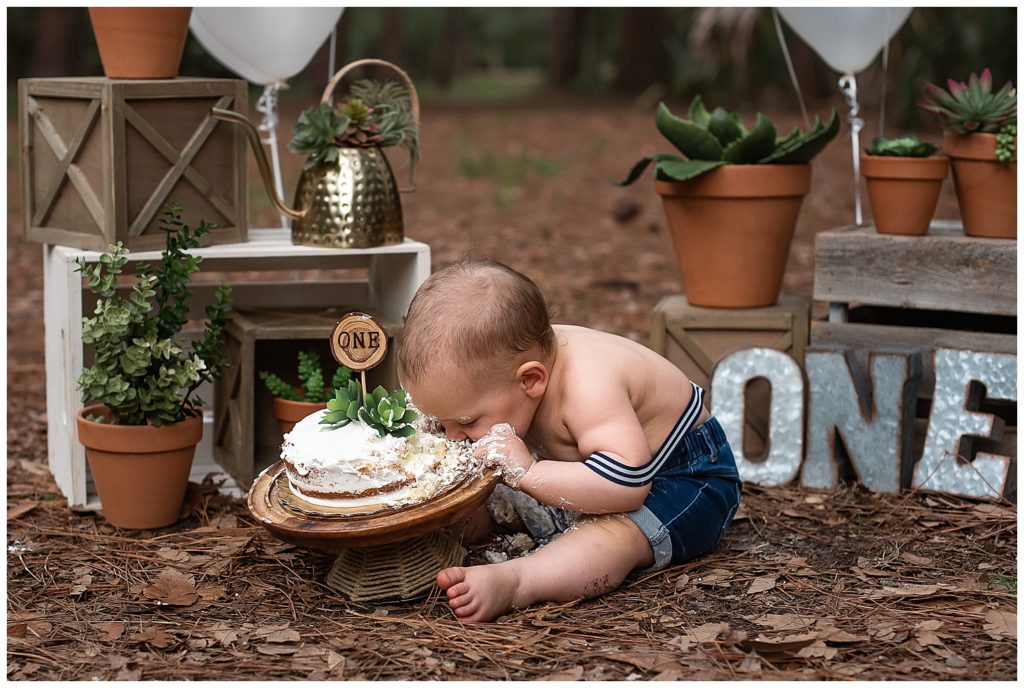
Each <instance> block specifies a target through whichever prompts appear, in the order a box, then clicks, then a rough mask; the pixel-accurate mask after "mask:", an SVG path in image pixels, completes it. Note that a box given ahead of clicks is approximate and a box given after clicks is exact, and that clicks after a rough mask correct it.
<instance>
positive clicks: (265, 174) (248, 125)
mask: <svg viewBox="0 0 1024 688" xmlns="http://www.w3.org/2000/svg"><path fill="white" fill-rule="evenodd" d="M210 115H211V116H212V117H213V118H214V119H221V120H224V121H225V122H232V123H234V124H238V125H240V126H241V127H242V130H243V131H245V134H246V137H247V138H248V139H249V146H250V147H251V148H252V152H253V155H255V156H256V164H257V166H259V168H260V177H261V178H262V179H263V186H264V187H265V188H266V190H267V195H268V196H270V200H271V202H272V203H273V204H274V207H275V208H277V209H278V211H280V212H282V213H284V214H285V215H287V216H288V217H290V218H292V219H293V220H301V219H302V218H304V217H305V216H306V212H307V211H308V210H309V209H308V208H302V209H301V210H293V209H292V208H289V207H288V206H287V205H285V203H284V199H282V198H281V197H280V196H278V195H277V190H276V189H275V188H274V180H273V177H272V176H271V173H270V164H269V163H268V162H267V154H266V152H265V151H264V150H263V143H262V142H261V141H260V135H259V132H257V131H256V127H255V126H253V123H252V122H250V121H249V118H248V117H246V116H245V115H242V114H240V113H237V112H234V111H233V110H225V109H223V108H211V109H210Z"/></svg>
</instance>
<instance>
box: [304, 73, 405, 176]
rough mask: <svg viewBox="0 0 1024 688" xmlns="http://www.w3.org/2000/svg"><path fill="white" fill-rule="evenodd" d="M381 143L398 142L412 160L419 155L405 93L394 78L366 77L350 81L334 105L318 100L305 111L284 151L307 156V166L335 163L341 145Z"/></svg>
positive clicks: (365, 145)
mask: <svg viewBox="0 0 1024 688" xmlns="http://www.w3.org/2000/svg"><path fill="white" fill-rule="evenodd" d="M384 146H400V147H402V148H404V149H405V150H406V151H408V153H409V157H410V158H411V159H412V160H413V161H414V162H415V161H416V160H418V159H419V128H418V125H417V123H416V120H415V118H414V117H413V114H412V105H411V99H410V97H409V91H408V89H406V88H405V87H404V86H402V85H401V84H399V83H397V82H394V81H384V82H380V81H374V80H371V79H364V80H362V81H357V82H356V83H354V84H352V86H351V88H350V89H349V93H348V97H347V98H346V99H345V100H344V101H342V102H341V103H340V104H338V105H337V106H332V105H330V104H327V103H321V104H319V105H313V106H311V107H309V108H307V109H306V110H304V111H303V112H302V113H301V114H300V115H299V119H298V121H296V123H295V136H294V138H293V139H292V140H291V142H290V143H289V144H288V149H289V150H290V151H292V152H293V153H303V154H306V155H309V158H308V159H307V161H306V168H309V167H312V166H313V165H316V164H320V163H333V162H336V161H337V160H338V149H339V148H371V147H384Z"/></svg>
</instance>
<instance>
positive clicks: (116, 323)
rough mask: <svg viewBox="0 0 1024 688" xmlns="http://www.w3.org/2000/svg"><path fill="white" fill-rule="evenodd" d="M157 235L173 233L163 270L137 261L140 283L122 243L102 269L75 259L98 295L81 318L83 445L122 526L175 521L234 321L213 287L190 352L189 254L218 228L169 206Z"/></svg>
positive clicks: (111, 515) (223, 291) (193, 264)
mask: <svg viewBox="0 0 1024 688" xmlns="http://www.w3.org/2000/svg"><path fill="white" fill-rule="evenodd" d="M159 227H160V229H161V230H163V231H164V232H165V233H166V245H165V248H164V250H163V252H162V253H161V256H160V263H159V264H158V265H157V266H156V267H155V268H154V267H152V266H150V265H149V264H147V263H139V264H138V266H137V272H136V275H135V279H134V284H133V285H132V286H131V287H130V289H127V290H126V288H124V287H122V286H121V285H120V284H119V283H120V282H121V280H122V277H123V276H124V270H125V266H126V265H127V263H128V258H127V254H128V250H127V249H126V248H124V246H122V245H121V243H120V242H118V243H117V244H116V245H112V246H111V247H110V249H109V251H108V252H106V253H103V254H101V255H100V258H99V262H95V263H88V262H86V261H85V259H84V258H79V259H78V260H77V265H78V271H79V272H81V273H82V275H83V276H84V277H85V278H86V280H87V288H88V289H89V291H90V292H92V293H93V294H95V296H96V307H95V311H94V314H93V316H92V317H88V316H87V317H85V318H83V320H82V342H83V343H84V344H86V345H88V346H90V347H91V348H92V350H93V352H94V360H93V363H92V365H89V366H87V367H85V368H84V369H83V371H82V374H81V376H80V377H79V378H78V381H77V382H78V388H79V389H80V390H81V391H82V401H83V402H84V403H85V404H87V406H85V408H83V409H82V410H81V411H79V413H78V417H77V419H76V420H77V424H76V427H77V429H78V439H79V441H80V442H81V443H82V444H83V445H85V450H86V458H87V459H88V462H89V468H90V469H91V471H92V475H93V480H94V481H95V483H96V491H97V492H98V493H99V497H100V502H101V503H102V509H103V515H104V516H105V517H106V519H107V521H109V522H110V523H111V524H113V525H115V526H118V527H119V528H136V529H140V528H159V527H162V526H167V525H170V524H172V523H174V522H175V521H177V520H178V515H179V512H180V511H181V504H182V501H183V499H184V497H185V490H186V488H187V487H188V475H189V470H190V469H191V466H192V458H193V456H194V454H195V448H196V444H198V443H199V440H200V439H201V437H202V434H203V417H202V406H203V400H202V399H200V398H199V397H198V396H196V394H195V392H196V390H197V389H198V388H199V386H200V385H201V384H202V383H204V382H206V381H208V380H211V379H213V378H216V377H218V376H219V375H220V373H221V371H222V370H223V369H224V368H225V367H227V359H226V357H225V356H224V354H223V350H222V343H221V342H222V336H221V335H222V334H223V332H224V328H225V326H226V325H227V323H228V321H229V317H228V312H229V311H230V309H231V288H230V286H228V285H227V284H222V285H220V287H218V288H217V289H216V292H215V294H214V298H213V303H211V304H210V305H208V306H206V320H205V323H204V327H203V330H202V332H201V333H200V334H199V335H198V338H197V339H195V340H193V341H192V342H191V343H190V344H188V345H186V343H185V342H183V341H182V339H183V338H182V337H181V333H182V331H183V329H184V328H185V326H186V324H187V323H188V322H189V320H190V317H189V316H190V314H189V301H190V299H191V292H190V291H189V280H190V279H191V276H192V274H193V273H194V272H196V271H197V270H198V269H199V263H200V261H201V260H202V258H201V257H199V256H194V255H191V254H190V253H188V250H189V249H192V248H197V247H198V246H199V239H200V237H202V236H203V235H204V234H206V233H207V232H209V231H210V229H212V227H213V225H211V224H208V223H206V222H200V223H199V225H198V226H196V227H195V228H194V229H193V228H191V227H189V226H187V225H185V224H184V223H183V222H182V221H181V208H180V207H177V206H168V207H167V208H166V209H165V210H164V212H163V213H162V214H161V217H160V224H159Z"/></svg>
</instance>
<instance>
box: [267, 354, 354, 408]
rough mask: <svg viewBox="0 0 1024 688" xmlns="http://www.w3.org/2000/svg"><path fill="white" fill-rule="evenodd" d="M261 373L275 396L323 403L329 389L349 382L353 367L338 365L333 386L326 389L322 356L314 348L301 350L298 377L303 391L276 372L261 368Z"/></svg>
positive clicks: (333, 378)
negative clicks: (296, 389)
mask: <svg viewBox="0 0 1024 688" xmlns="http://www.w3.org/2000/svg"><path fill="white" fill-rule="evenodd" d="M259 375H260V379H261V380H263V383H264V384H265V385H266V386H267V389H268V390H269V391H270V393H271V394H272V395H273V396H275V397H280V398H281V399H287V400H288V401H310V402H314V403H322V402H325V401H327V390H328V389H334V388H335V387H341V386H343V385H345V384H347V383H348V381H349V380H350V379H351V378H352V369H351V368H349V367H347V366H338V368H336V369H335V371H334V375H333V376H332V377H331V386H330V387H329V388H327V389H325V388H324V372H323V367H322V366H321V364H320V356H319V354H317V352H316V351H315V350H314V349H307V350H306V351H300V352H299V367H298V378H299V387H300V388H301V389H302V391H301V392H296V391H295V388H294V387H293V386H292V385H291V384H289V383H288V382H286V381H285V380H284V379H282V378H281V377H280V376H278V375H275V374H274V373H270V372H267V371H265V370H261V371H260V373H259Z"/></svg>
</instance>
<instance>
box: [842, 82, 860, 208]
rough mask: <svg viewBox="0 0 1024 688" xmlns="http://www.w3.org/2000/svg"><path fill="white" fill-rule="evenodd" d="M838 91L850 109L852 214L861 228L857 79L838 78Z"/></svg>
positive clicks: (848, 118)
mask: <svg viewBox="0 0 1024 688" xmlns="http://www.w3.org/2000/svg"><path fill="white" fill-rule="evenodd" d="M839 90H840V91H841V92H842V94H843V97H844V98H845V99H846V104H847V105H848V106H849V107H850V114H849V115H848V117H847V120H848V121H849V122H850V148H851V150H852V152H853V212H854V221H855V222H856V224H857V226H858V227H860V226H863V224H864V219H863V217H862V216H861V210H860V130H861V129H863V128H864V120H863V119H861V118H860V117H858V116H857V115H859V114H860V106H859V105H858V104H857V77H855V76H854V75H853V74H844V75H843V76H841V77H839Z"/></svg>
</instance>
